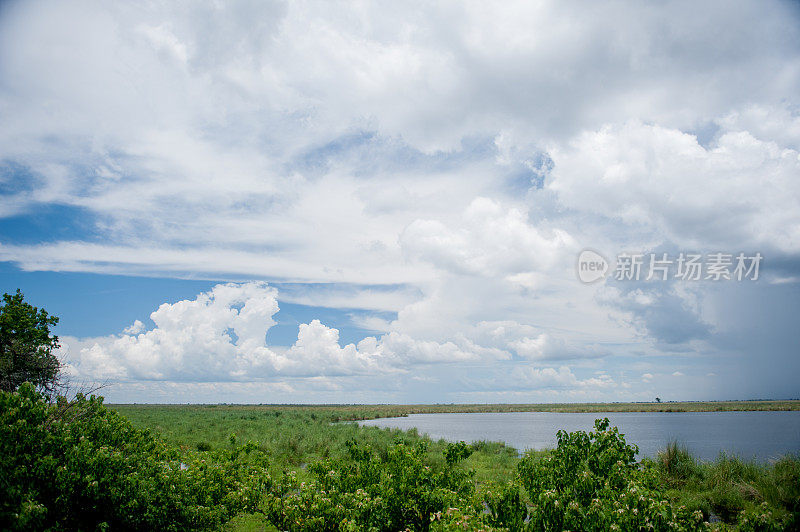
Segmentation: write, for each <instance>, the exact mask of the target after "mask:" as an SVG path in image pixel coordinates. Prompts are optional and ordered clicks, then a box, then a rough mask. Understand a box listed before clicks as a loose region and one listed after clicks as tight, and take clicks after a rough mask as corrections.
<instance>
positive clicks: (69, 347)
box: [63, 282, 509, 382]
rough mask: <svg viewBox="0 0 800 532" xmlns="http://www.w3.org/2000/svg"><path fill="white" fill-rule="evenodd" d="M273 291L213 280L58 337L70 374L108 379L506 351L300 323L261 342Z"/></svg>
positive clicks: (250, 374)
mask: <svg viewBox="0 0 800 532" xmlns="http://www.w3.org/2000/svg"><path fill="white" fill-rule="evenodd" d="M277 296H278V292H277V290H276V289H274V288H272V287H270V286H268V285H267V284H266V283H264V282H249V283H241V284H234V283H228V284H218V285H216V286H215V287H214V288H213V289H211V290H210V291H209V292H204V293H201V294H199V295H198V296H197V297H196V298H195V299H193V300H182V301H178V302H176V303H164V304H162V305H161V306H160V307H159V308H158V309H157V310H156V311H154V312H153V313H152V314H150V319H151V320H152V321H153V323H154V324H155V326H154V327H153V328H152V329H150V330H145V326H144V324H143V323H142V322H141V321H139V320H136V321H135V322H134V324H133V325H131V326H130V327H128V328H126V329H125V330H124V331H123V332H122V334H120V335H112V336H108V337H102V338H84V339H78V338H72V337H66V338H64V339H63V343H64V353H63V354H64V356H65V360H66V361H67V363H68V364H69V371H70V372H71V374H72V375H73V376H75V377H82V378H90V379H91V378H93V379H98V380H102V379H112V380H123V381H132V380H155V381H199V382H202V381H214V382H231V381H243V380H264V379H274V378H276V377H287V376H289V377H315V376H343V375H380V374H385V373H395V372H405V371H408V369H409V368H410V367H413V366H417V365H430V364H443V363H458V362H466V361H477V360H492V359H507V358H509V355H508V353H506V352H504V351H502V350H499V349H494V348H491V347H483V346H480V345H477V344H475V343H473V342H471V341H469V340H468V339H466V338H464V337H458V338H456V339H455V340H454V341H447V342H443V343H438V342H434V341H425V340H419V339H415V338H412V337H410V336H408V335H406V334H401V333H398V332H395V331H392V332H389V333H387V334H384V335H382V336H380V337H367V338H364V339H363V340H361V341H360V342H359V343H358V345H355V344H352V343H351V344H347V345H345V346H342V345H341V343H340V341H339V331H338V330H337V329H335V328H332V327H327V326H326V325H324V324H322V323H321V322H320V321H319V320H317V319H315V320H312V321H311V322H310V323H302V324H300V326H299V330H298V335H297V340H296V342H295V343H294V344H293V345H292V346H290V347H289V348H288V349H287V348H281V347H272V346H270V345H269V341H268V338H269V336H268V332H269V329H270V328H271V327H272V326H273V325H275V320H274V316H275V314H276V313H277V312H278V311H279V307H278V301H277Z"/></svg>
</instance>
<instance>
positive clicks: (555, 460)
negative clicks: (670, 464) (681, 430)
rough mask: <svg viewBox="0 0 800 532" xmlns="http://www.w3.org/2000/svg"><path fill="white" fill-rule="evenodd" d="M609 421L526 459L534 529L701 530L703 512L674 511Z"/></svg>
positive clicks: (561, 436)
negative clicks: (543, 453)
mask: <svg viewBox="0 0 800 532" xmlns="http://www.w3.org/2000/svg"><path fill="white" fill-rule="evenodd" d="M608 424H609V423H608V419H603V420H597V421H595V430H594V431H592V432H590V433H588V434H587V433H585V432H580V431H578V432H572V433H566V432H564V431H559V433H558V447H557V448H556V449H555V450H554V451H553V452H552V453H551V455H550V456H547V457H545V458H539V457H536V456H534V455H528V456H526V457H524V458H523V459H522V460H520V463H519V476H520V482H521V483H522V486H523V487H524V488H525V490H526V491H527V493H528V496H529V497H530V501H531V503H532V506H531V508H530V512H529V521H528V523H527V526H528V527H529V528H530V529H531V530H558V531H560V530H598V531H599V530H701V529H703V527H704V524H703V519H702V513H700V512H695V513H691V512H688V511H686V510H685V509H681V508H674V507H673V506H672V505H670V504H669V503H668V502H667V501H666V500H665V497H664V496H663V494H662V493H661V492H660V491H659V490H658V489H656V484H657V483H656V476H655V471H654V470H653V468H651V467H644V468H642V467H640V466H639V464H638V463H637V462H636V460H635V456H636V452H637V449H636V446H633V445H627V444H626V443H625V438H624V437H623V436H622V435H621V434H620V433H619V431H618V430H617V429H616V427H614V428H611V429H609V427H608Z"/></svg>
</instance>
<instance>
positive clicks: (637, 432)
mask: <svg viewBox="0 0 800 532" xmlns="http://www.w3.org/2000/svg"><path fill="white" fill-rule="evenodd" d="M603 417H607V418H608V419H609V420H610V421H611V426H617V427H619V429H620V432H622V433H623V434H625V439H626V441H627V442H628V443H635V444H636V445H638V446H639V457H640V458H641V457H642V456H655V454H656V453H657V452H658V451H659V450H661V449H663V448H664V447H665V446H666V444H667V443H668V442H670V441H673V440H674V441H678V442H680V443H682V444H684V445H685V446H686V447H688V448H689V450H690V451H691V452H692V453H693V454H694V455H695V456H697V457H698V458H701V459H703V460H712V459H714V458H716V457H717V455H718V454H719V452H720V451H725V452H727V453H729V454H736V455H738V456H740V457H742V458H755V459H757V460H769V459H771V458H776V457H779V456H781V455H783V454H786V453H789V452H800V412H609V413H597V412H594V413H590V414H563V413H552V412H509V413H488V414H413V415H410V416H408V417H395V418H384V419H371V420H368V421H363V422H362V423H361V424H362V425H368V426H375V427H392V428H400V429H411V428H416V429H417V430H418V431H419V432H420V433H426V434H428V435H429V436H430V437H431V438H433V439H435V440H438V439H440V438H443V439H445V440H450V441H460V440H463V441H467V442H469V441H475V440H492V441H504V442H506V443H507V444H508V445H511V446H513V447H516V448H517V449H520V450H524V449H545V448H552V447H555V446H556V432H558V431H559V430H561V429H563V430H566V431H575V430H590V429H592V428H593V427H594V420H595V419H597V418H603Z"/></svg>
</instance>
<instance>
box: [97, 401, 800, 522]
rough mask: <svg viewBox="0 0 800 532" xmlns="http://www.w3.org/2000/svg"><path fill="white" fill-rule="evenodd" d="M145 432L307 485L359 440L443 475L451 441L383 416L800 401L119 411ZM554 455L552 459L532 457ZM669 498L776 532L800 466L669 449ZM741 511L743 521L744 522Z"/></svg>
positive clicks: (511, 469)
mask: <svg viewBox="0 0 800 532" xmlns="http://www.w3.org/2000/svg"><path fill="white" fill-rule="evenodd" d="M113 408H114V409H116V410H117V411H119V412H120V413H122V414H123V415H124V416H125V417H127V418H128V419H129V420H131V422H132V423H133V424H134V425H135V426H138V427H140V428H148V429H151V430H153V431H155V432H157V433H158V434H159V435H160V436H161V437H162V438H163V439H164V440H166V442H168V443H170V444H172V445H175V446H178V447H180V448H181V449H184V450H187V451H189V450H191V451H195V450H197V451H215V450H223V449H229V448H231V447H233V446H235V445H241V444H242V443H243V442H248V441H249V442H253V443H254V444H255V445H257V446H258V447H259V449H261V450H262V451H263V452H264V453H266V454H267V456H269V457H270V467H271V468H272V469H273V470H274V472H275V473H276V474H278V473H279V472H284V471H295V472H296V474H297V475H298V478H300V479H303V478H307V477H308V476H309V474H308V473H307V471H306V466H307V464H309V463H313V462H316V461H318V460H324V459H347V446H346V444H345V443H346V442H347V441H357V442H358V443H359V444H366V445H369V446H371V447H372V448H373V449H375V450H376V451H377V452H378V453H386V452H387V449H388V448H389V447H390V446H391V445H392V444H393V443H396V442H398V441H405V442H408V443H416V442H419V441H421V440H426V442H427V454H426V461H427V463H429V464H430V465H431V466H432V467H434V468H437V467H441V466H442V464H441V463H440V462H442V461H443V451H444V449H445V447H446V442H444V441H442V440H440V441H432V440H430V439H429V438H428V437H427V436H425V435H420V434H418V433H417V431H416V430H413V429H412V430H409V431H401V430H396V429H382V428H378V427H362V426H359V425H357V424H356V423H346V421H356V420H363V419H371V418H378V417H392V416H403V415H408V414H414V413H437V412H518V411H551V412H621V411H732V410H797V409H800V401H741V402H712V403H699V402H698V403H695V402H688V403H687V402H682V403H604V404H597V403H593V404H570V405H565V404H559V405H371V406H364V405H325V406H311V405H309V406H285V405H283V406H281V405H260V406H256V405H114V406H113ZM471 449H472V450H473V452H472V454H471V455H470V456H469V457H468V458H467V459H466V460H465V462H464V466H465V467H467V468H470V469H474V470H475V477H474V478H475V481H476V484H477V485H478V487H479V489H480V487H481V486H484V485H485V486H489V485H494V484H502V483H505V482H507V481H509V480H511V479H513V478H515V475H516V471H517V465H518V463H519V453H518V452H517V450H516V449H514V448H512V447H509V446H506V445H505V444H503V443H501V442H488V441H479V442H472V443H471ZM535 454H537V455H538V456H545V455H547V451H544V452H540V453H535ZM653 461H654V466H655V468H656V470H657V471H658V474H659V478H660V482H661V484H662V488H663V490H664V493H665V494H666V495H667V496H668V497H669V498H670V499H671V501H672V502H674V503H676V504H677V505H683V506H686V507H687V508H689V509H690V510H699V511H701V512H702V513H703V516H704V518H705V519H706V520H708V521H710V522H711V523H712V527H713V528H716V529H719V530H736V529H742V530H748V529H753V530H769V527H766V526H753V527H749V528H748V526H746V525H745V524H743V523H744V521H743V516H745V517H746V518H747V522H753V521H757V520H758V519H765V518H764V517H763V516H765V515H767V513H768V512H771V513H772V514H774V515H773V517H774V518H775V519H774V520H776V521H778V522H780V521H781V519H789V518H790V516H791V514H792V513H794V514H797V513H798V512H800V460H798V458H797V457H784V458H782V459H780V460H778V461H776V462H773V463H765V464H758V463H755V462H747V461H742V460H740V459H739V458H737V457H731V456H725V455H720V457H719V458H718V459H717V460H715V461H713V462H708V463H706V462H700V461H698V460H696V459H695V458H694V457H692V456H691V455H690V454H689V453H688V452H687V451H686V450H685V449H684V448H682V447H681V446H680V445H679V444H677V443H673V444H670V445H669V446H668V447H667V448H666V449H665V450H664V451H663V452H662V453H661V454H660V455H659V456H658V458H657V459H655V460H653ZM743 512H744V513H743ZM226 530H240V531H245V530H272V528H270V527H269V526H268V524H267V523H266V522H265V521H264V520H263V517H259V516H257V515H249V516H239V517H238V518H237V519H235V520H233V521H231V522H230V523H229V524H228V526H227V528H226Z"/></svg>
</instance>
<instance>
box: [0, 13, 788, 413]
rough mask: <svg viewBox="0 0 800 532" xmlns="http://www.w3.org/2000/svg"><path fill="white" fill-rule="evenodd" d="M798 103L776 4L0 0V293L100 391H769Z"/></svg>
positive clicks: (777, 343)
mask: <svg viewBox="0 0 800 532" xmlns="http://www.w3.org/2000/svg"><path fill="white" fill-rule="evenodd" d="M799 106H800V5H798V4H797V3H796V2H779V1H744V0H743V1H737V2H727V1H708V2H702V3H696V2H687V1H664V2H654V3H653V2H649V3H641V2H632V1H631V2H616V1H609V2H603V3H600V2H558V1H552V2H550V1H540V2H527V1H525V2H502V3H498V4H492V3H487V2H450V1H440V2H400V3H398V2H389V1H386V2H382V1H375V2H361V1H358V2H349V3H346V4H340V3H336V4H332V3H330V2H306V1H293V2H283V1H230V2H212V1H202V0H197V1H190V2H168V3H164V2H100V1H97V2H94V1H89V0H87V1H73V0H67V1H39V0H28V1H24V2H22V1H6V2H3V3H0V291H5V292H12V291H14V290H16V289H17V288H19V289H21V290H22V291H23V292H24V294H25V298H26V300H27V301H29V302H31V303H32V304H34V305H36V306H38V307H42V308H45V309H47V310H48V312H50V313H52V314H55V315H56V316H59V317H60V322H59V325H58V326H57V327H56V329H55V332H56V333H57V334H58V335H59V338H60V342H61V348H60V349H59V351H58V356H59V357H60V358H61V360H62V361H63V363H64V368H65V372H66V374H67V375H69V378H70V380H71V381H72V382H74V383H78V384H82V385H83V384H85V385H90V384H91V383H105V384H106V385H107V386H106V387H105V388H104V389H103V390H102V393H103V394H104V395H105V397H106V400H107V401H110V402H153V403H185V402H202V403H222V402H231V403H327V402H335V403H522V402H528V403H530V402H600V401H651V400H653V399H654V398H655V397H660V398H662V399H663V400H718V399H719V400H724V399H756V398H774V399H784V398H800V384H798V383H799V382H800V380H798V379H797V375H800V347H799V346H800V343H799V342H798V341H797V338H796V331H797V324H798V316H800V107H799ZM585 250H589V251H590V252H588V254H587V253H582V252H584V251H585ZM586 257H590V258H591V259H592V260H591V261H589V262H591V263H592V264H597V265H599V266H598V268H600V270H598V271H599V272H600V273H599V274H598V275H599V277H597V278H596V279H592V281H593V282H584V281H586V280H587V279H586V277H585V275H584V274H585V273H586V272H588V271H589V270H588V269H586V270H584V271H583V272H582V271H581V268H582V267H583V268H589V262H586V261H585V260H584V259H585V258H586ZM690 259H691V260H690ZM687 262H691V263H693V264H697V265H699V267H700V270H699V271H698V270H690V269H687V268H688V267H687V266H686V263H687ZM582 265H583V266H582ZM634 265H637V267H639V268H640V270H637V269H636V267H634ZM656 265H660V267H661V269H658V268H655V266H656ZM756 267H757V269H756ZM691 272H696V273H697V275H696V276H695V275H691V274H690V275H687V273H691Z"/></svg>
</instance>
